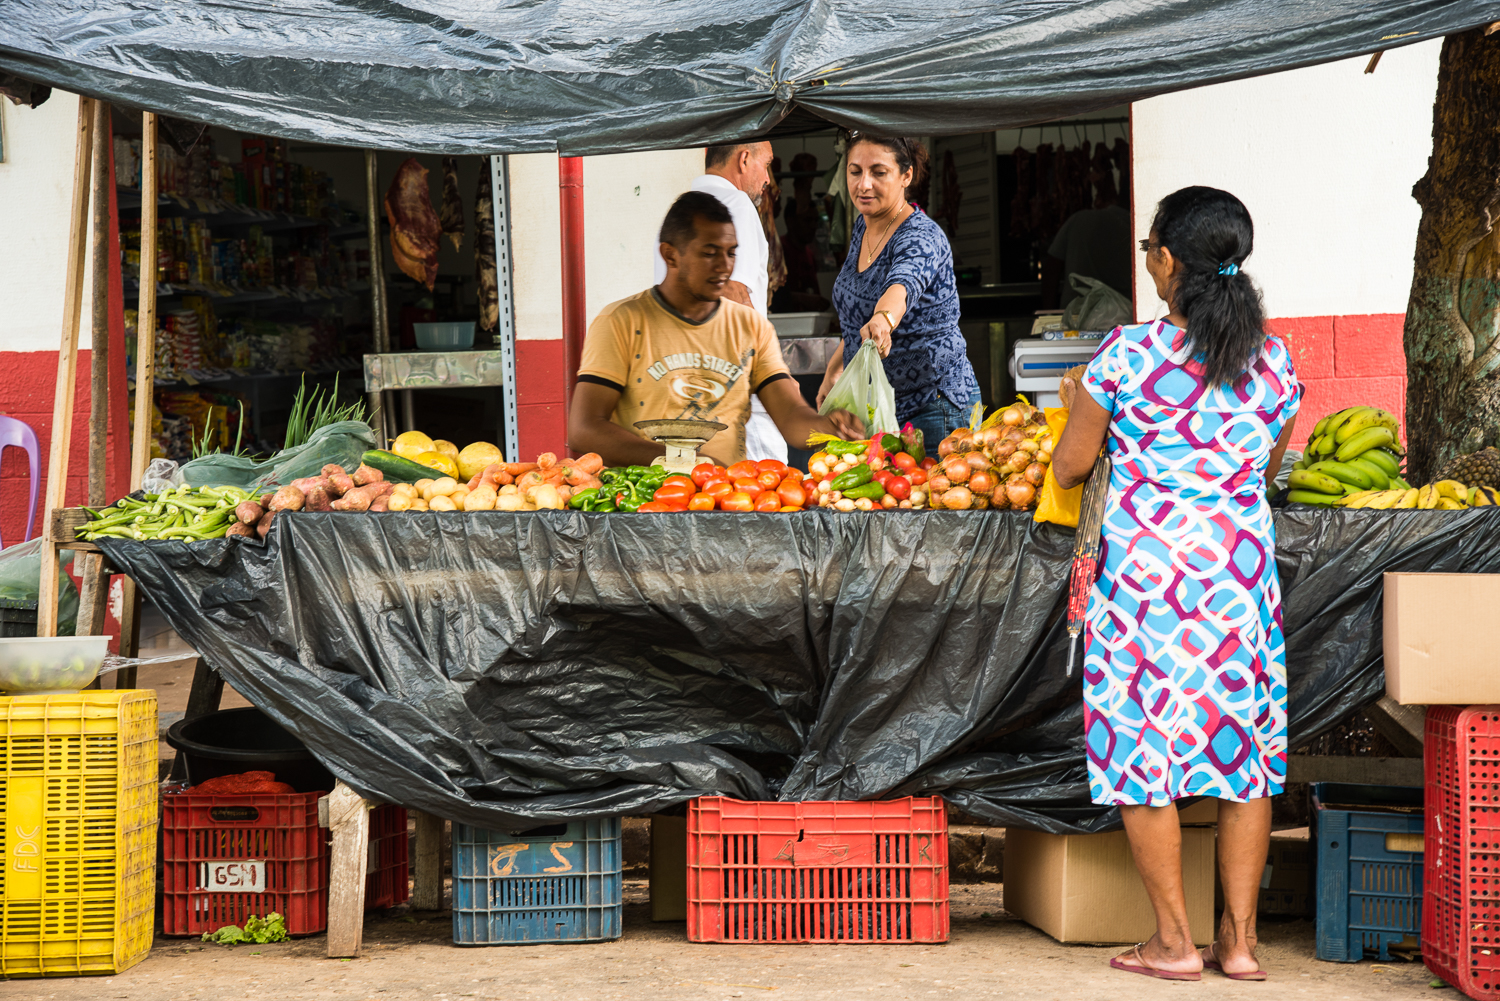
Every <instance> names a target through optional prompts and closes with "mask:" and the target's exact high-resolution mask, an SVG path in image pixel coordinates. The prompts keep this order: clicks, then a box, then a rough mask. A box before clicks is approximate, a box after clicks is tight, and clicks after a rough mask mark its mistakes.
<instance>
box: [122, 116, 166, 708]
mask: <svg viewBox="0 0 1500 1001" xmlns="http://www.w3.org/2000/svg"><path fill="white" fill-rule="evenodd" d="M156 211H157V205H156V116H155V115H153V114H152V113H151V112H149V111H148V112H146V113H144V114H143V115H141V267H140V286H141V288H140V295H139V298H138V300H137V303H136V323H135V430H134V432H133V433H132V434H131V436H130V489H131V490H139V489H140V488H141V480H142V479H144V478H145V475H146V467H147V466H148V465H150V463H151V413H152V409H151V404H152V397H153V395H154V387H155V383H156ZM122 586H123V588H124V598H125V601H124V608H125V618H124V619H122V620H121V622H120V655H121V656H122V657H134V656H136V655H137V654H138V653H140V649H141V594H140V592H139V591H138V590H136V586H135V581H134V580H131V579H130V578H129V577H126V578H124V580H123V582H122ZM135 683H136V669H135V668H133V667H127V668H122V669H121V670H120V671H119V673H118V674H116V675H115V687H116V688H134V687H135Z"/></svg>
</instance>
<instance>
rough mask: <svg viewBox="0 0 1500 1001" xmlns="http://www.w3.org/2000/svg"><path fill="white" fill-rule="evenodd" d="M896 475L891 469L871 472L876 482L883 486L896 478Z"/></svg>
mask: <svg viewBox="0 0 1500 1001" xmlns="http://www.w3.org/2000/svg"><path fill="white" fill-rule="evenodd" d="M895 476H896V474H895V473H893V472H891V471H890V470H889V469H877V470H875V472H874V473H873V474H871V476H870V479H871V481H873V482H875V483H879V484H880V485H881V486H885V485H886V484H887V483H889V482H890V481H891V480H892V479H894V478H895Z"/></svg>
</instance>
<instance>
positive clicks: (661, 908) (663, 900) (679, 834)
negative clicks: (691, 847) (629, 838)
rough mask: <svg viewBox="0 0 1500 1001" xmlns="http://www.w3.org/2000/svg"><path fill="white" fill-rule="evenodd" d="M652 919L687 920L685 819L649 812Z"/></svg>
mask: <svg viewBox="0 0 1500 1001" xmlns="http://www.w3.org/2000/svg"><path fill="white" fill-rule="evenodd" d="M651 920H652V921H686V920H687V818H686V817H667V816H663V815H662V814H659V813H654V814H652V815H651Z"/></svg>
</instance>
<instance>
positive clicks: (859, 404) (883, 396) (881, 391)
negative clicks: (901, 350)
mask: <svg viewBox="0 0 1500 1001" xmlns="http://www.w3.org/2000/svg"><path fill="white" fill-rule="evenodd" d="M835 410H847V411H849V412H850V413H851V414H853V415H854V416H855V417H858V418H859V420H860V421H861V422H862V423H863V424H864V427H865V434H866V435H871V434H874V433H875V432H876V431H889V432H890V433H891V434H895V433H896V432H897V431H898V430H900V428H899V427H898V426H897V424H896V391H895V390H894V389H892V388H891V383H890V380H889V379H887V378H886V377H885V363H884V362H883V361H881V359H880V349H879V348H877V347H876V346H875V342H874V341H873V340H870V341H865V342H864V343H863V344H861V345H860V346H859V350H858V351H856V352H854V360H853V361H851V362H849V364H848V365H846V366H844V371H843V373H842V374H841V375H840V376H839V378H838V381H837V382H835V383H834V384H833V388H832V389H831V390H829V391H828V396H827V397H825V398H824V400H823V405H822V406H821V407H819V408H818V413H820V414H827V413H831V412H833V411H835Z"/></svg>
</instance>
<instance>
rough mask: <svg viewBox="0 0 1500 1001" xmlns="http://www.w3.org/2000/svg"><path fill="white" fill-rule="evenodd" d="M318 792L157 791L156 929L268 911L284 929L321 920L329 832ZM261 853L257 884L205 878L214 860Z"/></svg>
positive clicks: (195, 927)
mask: <svg viewBox="0 0 1500 1001" xmlns="http://www.w3.org/2000/svg"><path fill="white" fill-rule="evenodd" d="M321 795H322V794H321V793H317V792H299V793H273V794H268V795H259V794H253V793H252V794H246V795H236V796H214V795H207V796H205V795H199V794H194V793H191V792H184V793H175V794H170V795H166V796H163V797H162V817H161V841H162V934H164V935H202V934H203V933H204V932H212V931H217V930H219V929H220V928H223V927H224V926H225V925H243V924H244V923H245V919H246V918H248V917H250V916H251V915H256V916H259V917H265V916H266V915H267V914H269V913H271V912H272V911H275V912H276V913H278V914H280V915H281V916H282V917H283V918H284V919H285V920H286V928H287V933H288V934H291V935H312V934H315V933H317V932H321V931H325V930H326V929H327V927H328V832H327V831H325V830H323V829H322V828H320V827H318V797H319V796H321ZM245 859H256V860H261V859H263V860H265V864H266V865H265V883H266V886H265V889H264V891H263V892H260V893H254V892H236V891H231V890H227V889H226V890H215V889H213V888H211V887H210V886H208V885H207V884H208V882H209V875H208V874H209V872H210V871H211V866H212V864H213V863H215V862H222V861H234V860H245Z"/></svg>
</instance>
